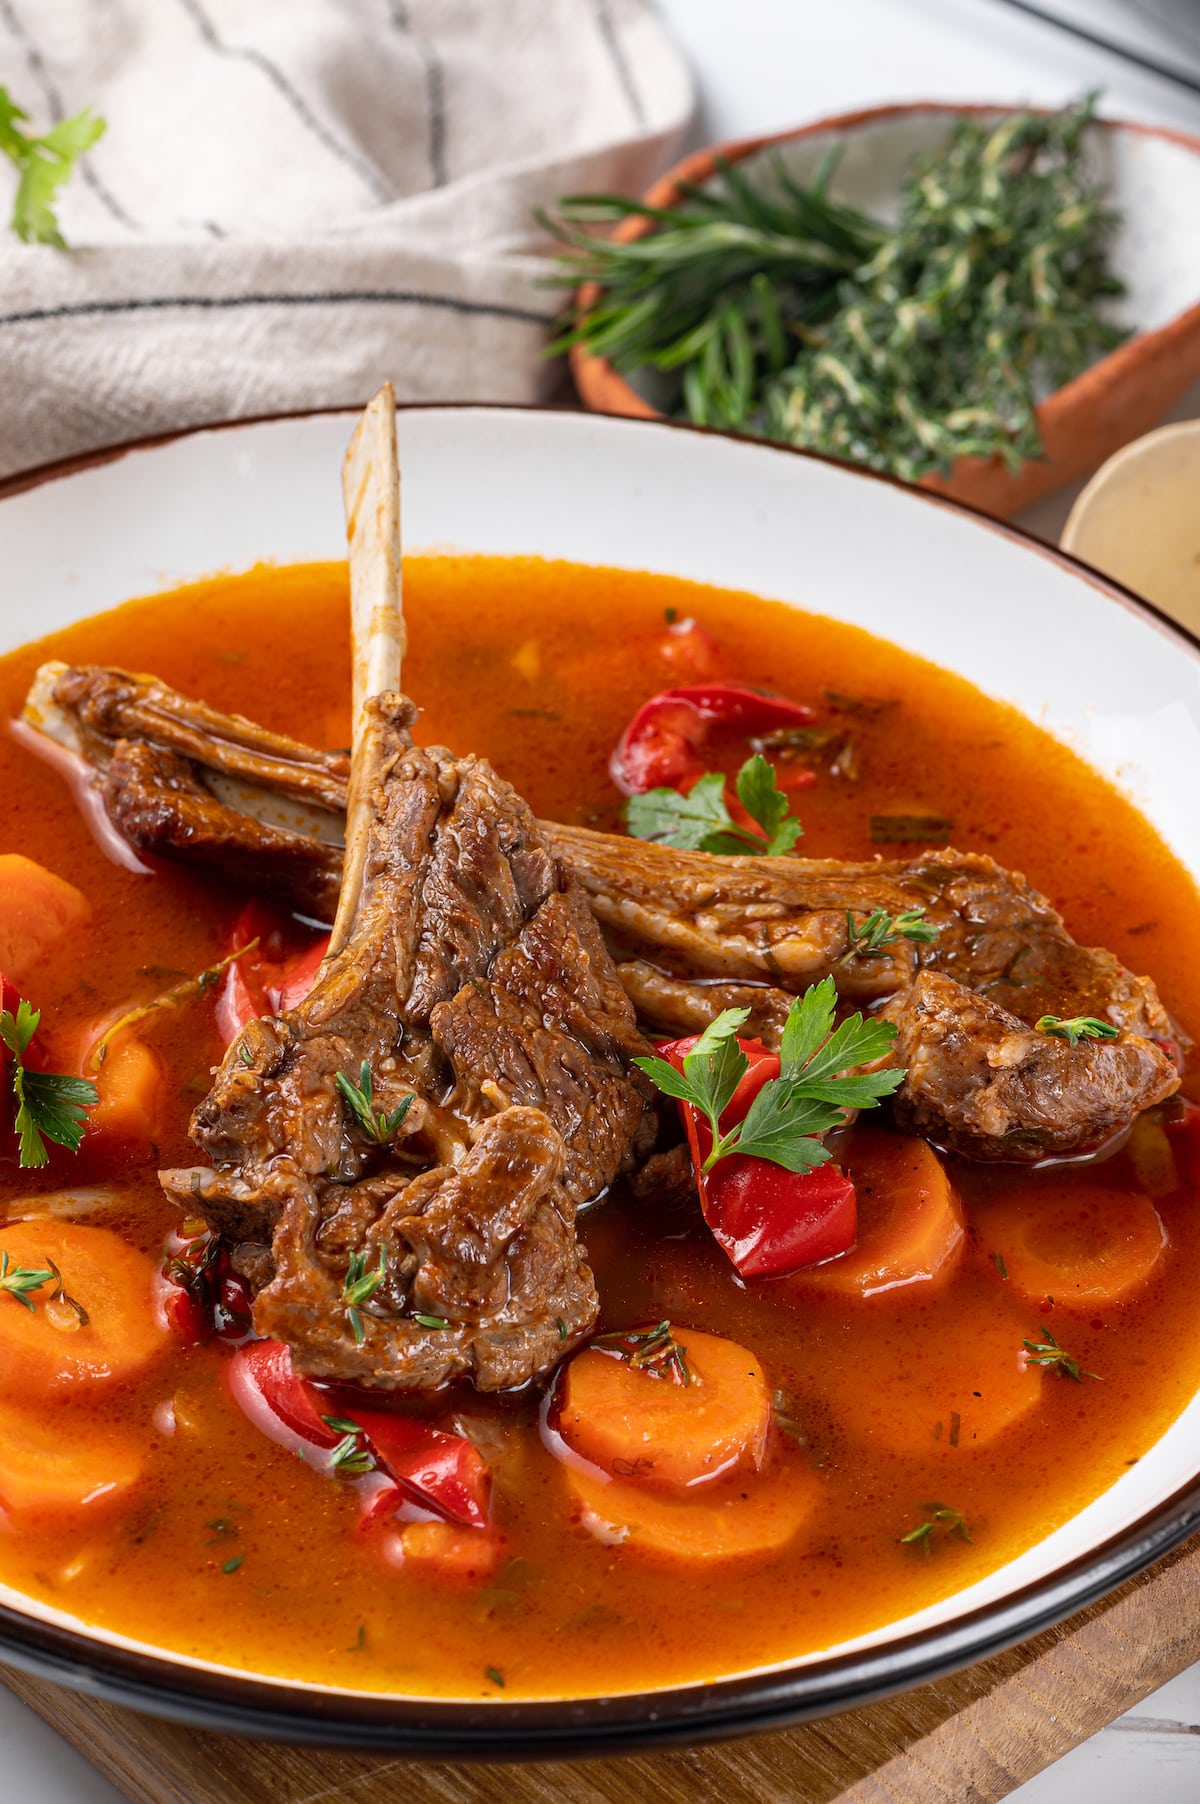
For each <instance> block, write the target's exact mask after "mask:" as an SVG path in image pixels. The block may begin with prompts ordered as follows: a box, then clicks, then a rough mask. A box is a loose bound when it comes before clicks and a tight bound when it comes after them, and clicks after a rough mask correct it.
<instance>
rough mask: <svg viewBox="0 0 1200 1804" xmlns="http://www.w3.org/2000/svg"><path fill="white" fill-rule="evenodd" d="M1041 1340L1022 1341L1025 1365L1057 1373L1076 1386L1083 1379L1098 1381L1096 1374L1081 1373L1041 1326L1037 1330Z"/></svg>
mask: <svg viewBox="0 0 1200 1804" xmlns="http://www.w3.org/2000/svg"><path fill="white" fill-rule="evenodd" d="M1038 1332H1039V1334H1040V1335H1041V1337H1042V1338H1041V1340H1040V1341H1037V1340H1024V1341H1022V1342H1021V1345H1022V1346H1023V1347H1024V1349H1025V1356H1026V1361H1025V1362H1026V1364H1027V1365H1031V1366H1041V1367H1042V1368H1043V1370H1044V1371H1047V1372H1058V1373H1059V1374H1060V1376H1061V1377H1063V1378H1071V1379H1073V1380H1074V1382H1075V1383H1076V1384H1082V1383H1083V1381H1084V1379H1085V1378H1095V1379H1096V1381H1097V1383H1099V1381H1100V1375H1099V1373H1098V1372H1081V1371H1080V1369H1079V1361H1078V1360H1077V1359H1073V1358H1072V1357H1071V1355H1070V1354H1069V1353H1068V1352H1067V1350H1066V1348H1065V1347H1060V1346H1059V1344H1058V1342H1057V1341H1056V1340H1055V1338H1054V1336H1053V1335H1052V1334H1051V1332H1050V1330H1049V1328H1047V1327H1045V1325H1043V1326H1042V1327H1041V1328H1039V1330H1038Z"/></svg>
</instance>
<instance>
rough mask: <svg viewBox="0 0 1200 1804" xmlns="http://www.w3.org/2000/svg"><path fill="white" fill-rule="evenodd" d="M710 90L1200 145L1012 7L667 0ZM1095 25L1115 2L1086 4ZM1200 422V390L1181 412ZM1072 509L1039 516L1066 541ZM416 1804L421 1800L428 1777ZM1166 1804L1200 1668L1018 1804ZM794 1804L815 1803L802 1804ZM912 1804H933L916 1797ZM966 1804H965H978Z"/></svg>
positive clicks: (705, 134) (707, 102)
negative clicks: (1075, 115) (1028, 106)
mask: <svg viewBox="0 0 1200 1804" xmlns="http://www.w3.org/2000/svg"><path fill="white" fill-rule="evenodd" d="M660 5H661V7H662V10H663V11H664V13H665V14H666V15H667V17H668V18H669V19H670V21H671V23H672V24H673V26H674V28H675V30H676V32H677V34H678V36H679V38H680V40H681V41H682V43H683V44H684V46H685V48H686V49H687V50H688V52H689V53H690V55H691V57H692V60H693V63H694V65H695V69H696V73H697V77H698V80H699V83H700V89H701V99H702V107H703V111H702V116H701V121H700V125H699V127H698V134H697V141H698V142H700V141H704V140H706V139H711V138H713V137H736V136H739V135H743V134H748V133H751V132H756V131H769V130H772V129H782V128H783V127H785V126H788V125H793V124H799V123H801V122H803V121H804V120H805V119H810V118H815V117H818V116H820V115H822V114H826V113H834V112H839V111H845V110H847V109H849V108H852V107H856V106H865V105H871V104H874V103H877V102H883V101H887V100H904V99H913V100H915V99H947V100H959V99H962V100H967V99H971V100H992V99H995V100H1001V101H1003V100H1013V101H1018V100H1025V99H1029V100H1035V101H1042V102H1047V103H1058V102H1061V101H1063V100H1066V99H1068V98H1070V97H1072V96H1074V95H1077V94H1079V93H1080V92H1082V91H1083V90H1084V89H1086V88H1089V87H1092V86H1100V87H1102V88H1103V89H1104V91H1105V106H1106V109H1107V110H1108V111H1109V112H1111V113H1119V114H1121V115H1123V116H1125V117H1129V118H1138V119H1146V120H1152V121H1155V122H1158V123H1162V124H1169V125H1174V126H1176V127H1179V128H1181V129H1183V130H1188V131H1192V132H1195V133H1197V134H1198V135H1200V96H1198V95H1195V94H1189V93H1188V92H1187V91H1186V90H1184V89H1183V88H1181V87H1177V86H1175V85H1173V84H1171V83H1169V82H1166V81H1164V80H1162V79H1160V78H1159V77H1156V76H1153V75H1150V74H1147V73H1145V72H1143V71H1140V70H1138V69H1135V68H1133V67H1131V66H1129V65H1126V64H1124V63H1123V62H1121V61H1120V60H1119V59H1117V58H1115V57H1113V56H1110V55H1108V54H1107V53H1105V52H1103V51H1100V50H1095V49H1092V48H1090V47H1089V46H1087V45H1084V44H1080V43H1077V42H1075V41H1074V40H1073V39H1071V38H1070V37H1068V36H1066V35H1064V34H1062V33H1060V32H1058V31H1056V30H1054V29H1053V28H1052V27H1050V26H1048V25H1043V24H1040V23H1038V22H1037V21H1036V20H1032V19H1029V18H1026V17H1023V16H1022V15H1020V14H1018V13H1016V12H1014V11H1011V10H1010V9H1009V8H1007V7H1005V6H1003V5H1001V4H998V3H997V0H737V4H736V5H733V4H731V3H730V0H660ZM1085 11H1086V14H1087V17H1088V20H1089V22H1090V23H1091V24H1092V25H1093V27H1094V28H1095V29H1103V27H1104V26H1105V24H1108V25H1110V26H1112V25H1113V24H1114V23H1115V22H1117V21H1118V20H1119V16H1120V13H1119V8H1118V7H1117V5H1116V4H1115V0H1087V4H1086V7H1085ZM1174 411H1175V413H1176V415H1177V417H1180V418H1187V417H1193V416H1200V385H1198V386H1197V387H1196V388H1195V389H1193V390H1192V392H1191V394H1190V395H1189V396H1188V397H1187V399H1186V401H1185V402H1184V403H1183V404H1182V405H1181V406H1180V407H1179V408H1178V409H1176V410H1174ZM1066 506H1067V498H1065V497H1062V496H1056V497H1053V498H1051V500H1049V501H1047V502H1043V503H1041V504H1040V505H1039V507H1038V508H1036V509H1034V510H1031V513H1030V515H1029V517H1028V519H1027V524H1029V525H1030V526H1031V527H1032V528H1033V529H1034V530H1036V531H1038V532H1040V533H1042V534H1043V535H1044V536H1046V537H1048V538H1053V537H1055V536H1056V534H1057V531H1058V528H1059V526H1060V525H1061V523H1062V520H1063V519H1065V517H1066ZM407 1789H408V1791H409V1795H410V1796H411V1797H412V1798H413V1799H414V1800H415V1801H416V1804H420V1783H419V1778H418V1776H417V1774H416V1772H415V1771H414V1773H413V1778H412V1784H411V1787H410V1788H407ZM1141 1793H1145V1794H1152V1795H1153V1798H1154V1804H1195V1801H1196V1800H1197V1798H1200V1667H1195V1668H1193V1669H1192V1670H1191V1671H1189V1672H1186V1673H1184V1674H1182V1675H1181V1676H1180V1677H1179V1678H1178V1679H1176V1680H1174V1681H1173V1682H1172V1683H1171V1684H1170V1685H1167V1686H1165V1687H1164V1688H1163V1689H1162V1690H1161V1691H1159V1692H1157V1693H1155V1694H1154V1696H1152V1697H1150V1698H1148V1699H1146V1701H1145V1702H1144V1703H1143V1704H1142V1705H1141V1706H1140V1707H1139V1708H1138V1709H1137V1710H1136V1711H1134V1712H1132V1713H1131V1714H1130V1715H1128V1716H1126V1717H1122V1718H1121V1719H1120V1720H1119V1721H1118V1722H1116V1723H1115V1724H1113V1725H1112V1726H1111V1727H1110V1728H1108V1729H1106V1730H1104V1731H1102V1733H1101V1734H1099V1735H1097V1736H1095V1737H1094V1738H1093V1739H1092V1740H1091V1741H1089V1742H1086V1743H1085V1744H1084V1745H1083V1746H1082V1747H1080V1748H1077V1749H1076V1750H1075V1751H1074V1752H1073V1753H1071V1754H1069V1755H1067V1757H1066V1758H1065V1759H1064V1760H1062V1761H1060V1762H1059V1763H1058V1764H1057V1765H1056V1766H1054V1767H1052V1768H1051V1769H1050V1770H1049V1771H1047V1772H1045V1773H1043V1774H1041V1775H1039V1776H1038V1777H1037V1778H1036V1779H1033V1780H1030V1781H1029V1782H1027V1783H1026V1784H1025V1785H1023V1786H1021V1787H1020V1788H1019V1789H1018V1790H1017V1791H1016V1792H1014V1793H1013V1794H1011V1795H1012V1798H1013V1799H1014V1801H1015V1804H1129V1800H1130V1799H1132V1798H1134V1797H1135V1796H1137V1795H1139V1794H1141ZM25 1798H36V1799H37V1800H38V1804H120V1800H121V1795H120V1794H119V1793H118V1792H117V1791H116V1790H115V1789H114V1788H113V1787H112V1786H111V1785H110V1784H109V1783H108V1782H107V1781H106V1780H104V1779H102V1778H101V1777H100V1776H99V1775H98V1774H97V1773H96V1772H95V1771H94V1770H93V1769H92V1768H91V1767H90V1766H89V1765H88V1763H87V1762H86V1761H85V1760H83V1759H82V1758H81V1757H80V1756H79V1755H78V1754H76V1753H75V1752H74V1751H73V1750H72V1749H71V1748H69V1747H68V1746H67V1745H66V1743H65V1742H64V1741H62V1739H61V1738H60V1737H59V1736H57V1735H56V1734H55V1733H54V1732H53V1731H52V1730H50V1729H48V1728H47V1727H46V1726H45V1724H44V1723H42V1721H41V1719H40V1718H38V1717H37V1716H35V1715H34V1713H33V1712H32V1711H30V1710H28V1709H27V1708H26V1707H25V1705H23V1704H21V1703H19V1702H18V1701H17V1699H16V1698H14V1697H12V1696H11V1694H9V1693H8V1692H5V1691H4V1690H3V1688H2V1687H0V1799H2V1800H4V1801H5V1804H7V1800H9V1799H12V1800H17V1799H25ZM795 1804H801V1800H800V1799H799V1798H797V1799H796V1801H795ZM913 1804H918V1801H916V1800H914V1801H913ZM963 1804H966V1800H964V1801H963Z"/></svg>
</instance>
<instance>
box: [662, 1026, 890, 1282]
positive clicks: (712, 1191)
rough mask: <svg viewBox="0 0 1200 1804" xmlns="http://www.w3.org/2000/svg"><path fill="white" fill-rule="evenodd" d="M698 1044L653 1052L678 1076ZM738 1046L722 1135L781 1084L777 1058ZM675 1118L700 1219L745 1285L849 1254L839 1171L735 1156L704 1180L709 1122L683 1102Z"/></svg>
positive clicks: (850, 1221) (851, 1218)
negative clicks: (742, 1067) (738, 1067)
mask: <svg viewBox="0 0 1200 1804" xmlns="http://www.w3.org/2000/svg"><path fill="white" fill-rule="evenodd" d="M699 1037H700V1036H699V1035H698V1034H691V1035H689V1036H688V1037H687V1038H686V1039H683V1040H674V1041H671V1042H670V1043H669V1044H667V1045H665V1046H660V1047H659V1048H658V1052H659V1055H660V1056H661V1057H662V1058H665V1059H666V1060H668V1062H669V1063H670V1064H672V1065H674V1066H675V1068H676V1070H677V1071H682V1070H683V1061H684V1059H685V1057H686V1056H687V1054H688V1053H689V1052H691V1050H692V1048H693V1047H694V1046H695V1044H696V1042H697V1040H698V1039H699ZM738 1045H739V1046H740V1047H741V1049H742V1051H743V1053H745V1055H746V1057H747V1058H748V1059H749V1061H750V1068H749V1070H748V1071H746V1073H745V1074H744V1076H743V1077H742V1080H741V1082H740V1083H739V1084H738V1087H737V1089H736V1090H735V1091H734V1093H733V1095H732V1097H731V1098H730V1100H729V1102H728V1104H727V1105H726V1108H725V1112H724V1114H723V1115H722V1116H721V1124H720V1125H721V1130H722V1132H728V1130H729V1129H730V1128H731V1127H734V1126H735V1125H736V1124H737V1123H738V1122H739V1121H742V1120H744V1119H745V1116H746V1113H747V1111H748V1110H749V1107H750V1104H751V1103H752V1102H753V1101H754V1098H755V1097H756V1096H757V1095H758V1092H759V1091H760V1090H761V1089H762V1087H763V1085H764V1084H766V1083H769V1082H770V1081H771V1079H772V1078H776V1077H778V1076H779V1055H778V1054H777V1053H774V1052H770V1051H768V1049H767V1048H766V1047H765V1046H764V1045H763V1043H762V1041H761V1040H754V1039H749V1038H747V1039H744V1040H743V1039H739V1040H738ZM679 1113H680V1115H681V1117H682V1120H683V1125H684V1129H685V1131H686V1133H687V1137H688V1146H689V1148H690V1149H691V1154H692V1169H693V1170H694V1172H695V1174H696V1188H697V1189H698V1191H699V1193H700V1208H701V1211H702V1213H703V1215H704V1219H705V1221H706V1222H707V1224H708V1226H709V1228H710V1230H711V1232H712V1235H713V1238H714V1240H716V1242H717V1243H718V1245H719V1246H721V1247H723V1248H724V1250H725V1252H726V1253H728V1255H729V1258H730V1260H731V1261H732V1263H733V1265H734V1266H735V1267H736V1268H737V1270H738V1271H739V1272H740V1273H741V1275H742V1277H743V1278H780V1277H783V1276H784V1275H785V1274H786V1273H788V1272H795V1271H799V1270H800V1269H801V1268H802V1267H803V1266H806V1265H819V1264H821V1263H822V1262H823V1261H824V1260H826V1259H833V1258H835V1257H836V1256H837V1254H839V1253H847V1252H849V1250H850V1248H851V1247H852V1246H853V1245H854V1242H855V1238H856V1236H857V1233H858V1198H857V1195H856V1193H855V1189H854V1184H853V1182H852V1180H851V1179H850V1178H848V1177H847V1176H846V1174H845V1173H844V1172H843V1171H842V1170H841V1169H840V1167H839V1166H837V1165H833V1164H829V1165H821V1166H819V1167H818V1168H817V1169H816V1170H815V1171H807V1172H795V1171H788V1170H787V1169H786V1168H785V1167H784V1166H782V1165H776V1164H774V1163H773V1162H772V1161H771V1160H770V1159H759V1158H756V1157H754V1156H752V1155H749V1154H745V1153H737V1152H733V1153H727V1154H726V1155H725V1157H724V1158H723V1159H720V1160H718V1162H717V1163H716V1165H714V1166H713V1168H712V1170H711V1171H707V1172H706V1171H705V1170H704V1161H705V1160H706V1159H707V1158H708V1155H709V1153H710V1152H711V1151H712V1132H711V1130H710V1128H709V1125H708V1122H707V1121H706V1120H705V1119H704V1117H703V1116H702V1115H700V1114H699V1113H698V1112H697V1110H696V1109H695V1108H694V1107H693V1105H692V1104H691V1103H688V1102H681V1103H680V1104H679Z"/></svg>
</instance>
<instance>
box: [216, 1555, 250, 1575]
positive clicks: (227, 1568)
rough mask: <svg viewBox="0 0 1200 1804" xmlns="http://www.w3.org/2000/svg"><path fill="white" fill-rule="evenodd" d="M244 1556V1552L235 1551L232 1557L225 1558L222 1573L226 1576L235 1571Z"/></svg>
mask: <svg viewBox="0 0 1200 1804" xmlns="http://www.w3.org/2000/svg"><path fill="white" fill-rule="evenodd" d="M244 1558H245V1555H244V1554H240V1553H235V1554H234V1556H233V1558H232V1559H230V1560H226V1562H225V1564H224V1565H223V1566H222V1568H221V1571H222V1572H223V1573H225V1574H226V1575H227V1576H228V1574H229V1573H231V1572H236V1571H237V1569H238V1567H239V1566H240V1565H241V1563H242V1561H243V1559H244Z"/></svg>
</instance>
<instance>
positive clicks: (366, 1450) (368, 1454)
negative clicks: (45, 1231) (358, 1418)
mask: <svg viewBox="0 0 1200 1804" xmlns="http://www.w3.org/2000/svg"><path fill="white" fill-rule="evenodd" d="M321 1420H322V1422H324V1424H325V1426H326V1427H327V1428H332V1430H333V1432H334V1434H340V1435H341V1437H342V1438H341V1440H340V1441H339V1442H338V1444H337V1446H336V1447H333V1448H331V1449H330V1453H329V1470H330V1471H331V1472H333V1473H335V1474H336V1475H337V1477H339V1478H363V1477H365V1475H366V1474H367V1473H368V1472H376V1471H378V1469H379V1461H378V1460H377V1459H376V1457H375V1453H374V1449H373V1448H372V1446H371V1443H370V1441H369V1440H368V1438H367V1431H366V1429H365V1428H361V1427H360V1426H359V1424H358V1423H357V1422H352V1421H351V1420H350V1419H349V1417H343V1416H322V1417H321Z"/></svg>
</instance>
